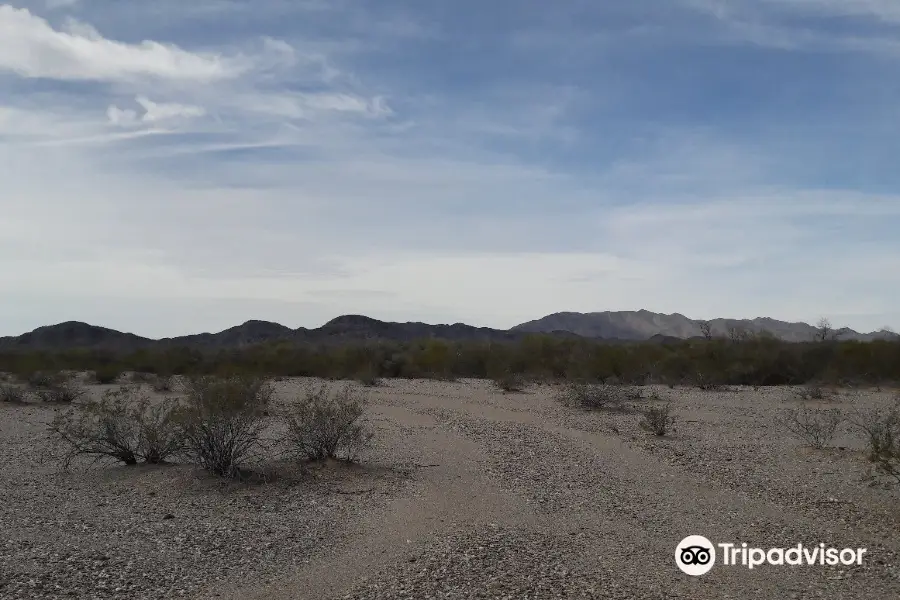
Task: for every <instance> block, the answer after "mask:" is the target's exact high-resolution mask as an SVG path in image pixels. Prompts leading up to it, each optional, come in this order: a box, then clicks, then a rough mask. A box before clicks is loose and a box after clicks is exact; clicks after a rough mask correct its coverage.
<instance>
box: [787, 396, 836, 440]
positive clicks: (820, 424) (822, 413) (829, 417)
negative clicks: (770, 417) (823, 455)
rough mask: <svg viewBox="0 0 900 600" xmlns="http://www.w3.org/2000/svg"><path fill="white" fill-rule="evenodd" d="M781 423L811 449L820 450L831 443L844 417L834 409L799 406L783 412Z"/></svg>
mask: <svg viewBox="0 0 900 600" xmlns="http://www.w3.org/2000/svg"><path fill="white" fill-rule="evenodd" d="M781 422H782V424H783V425H784V427H785V428H786V429H787V430H788V431H790V432H791V433H793V434H794V435H795V436H797V437H799V438H802V439H803V440H804V441H806V442H807V443H808V444H809V445H810V446H812V447H813V448H817V449H822V448H824V447H825V446H827V445H828V444H829V443H830V442H831V440H832V438H833V437H834V434H835V433H836V432H837V429H838V427H839V426H840V424H841V423H843V422H844V415H843V413H841V411H839V410H837V409H834V408H829V409H820V408H818V409H817V408H809V407H807V406H801V407H799V408H793V409H788V410H785V411H784V414H783V416H782V419H781Z"/></svg>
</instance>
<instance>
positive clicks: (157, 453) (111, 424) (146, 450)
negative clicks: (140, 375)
mask: <svg viewBox="0 0 900 600" xmlns="http://www.w3.org/2000/svg"><path fill="white" fill-rule="evenodd" d="M173 414H174V404H173V403H172V402H162V403H155V404H154V403H152V402H151V401H150V399H149V398H148V397H147V396H146V395H142V394H141V392H140V390H139V389H138V388H134V387H127V386H123V387H121V388H119V389H117V390H108V391H107V392H106V393H105V394H104V395H103V397H102V398H101V399H100V400H95V401H90V402H87V403H85V404H83V405H80V406H77V407H74V408H72V409H71V410H69V411H68V412H65V413H62V414H60V415H58V416H57V417H56V418H55V419H54V420H53V422H52V423H51V425H50V431H51V433H52V435H53V436H54V437H55V438H56V439H57V440H58V441H60V442H62V443H63V446H64V447H65V451H64V454H63V459H64V462H65V465H66V466H68V465H69V464H70V463H71V461H72V460H73V459H74V458H76V457H79V456H90V457H93V458H94V459H100V458H111V459H114V460H116V461H119V462H122V463H125V464H126V465H134V464H137V463H138V462H139V461H144V462H147V463H151V464H159V463H162V462H165V461H166V459H168V458H169V457H171V456H173V455H174V454H176V453H177V452H179V451H180V450H181V448H182V437H181V432H180V429H179V427H178V426H177V424H176V423H175V421H174V419H173Z"/></svg>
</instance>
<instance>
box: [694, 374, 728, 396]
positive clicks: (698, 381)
mask: <svg viewBox="0 0 900 600" xmlns="http://www.w3.org/2000/svg"><path fill="white" fill-rule="evenodd" d="M694 383H695V385H696V386H697V388H699V389H701V390H703V391H704V392H722V391H725V389H726V388H725V385H724V384H722V383H721V382H720V381H716V380H715V379H713V378H712V377H710V376H709V375H707V374H706V373H697V374H696V375H695V376H694Z"/></svg>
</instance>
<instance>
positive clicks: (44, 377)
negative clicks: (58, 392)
mask: <svg viewBox="0 0 900 600" xmlns="http://www.w3.org/2000/svg"><path fill="white" fill-rule="evenodd" d="M65 380H66V378H65V377H64V376H63V375H62V374H61V373H48V372H46V371H34V372H33V373H31V374H30V375H28V377H27V382H28V387H30V388H31V389H33V390H46V389H49V388H51V387H53V386H54V385H56V384H60V383H63V382H64V381H65Z"/></svg>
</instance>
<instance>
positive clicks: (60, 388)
mask: <svg viewBox="0 0 900 600" xmlns="http://www.w3.org/2000/svg"><path fill="white" fill-rule="evenodd" d="M86 393H87V390H86V389H85V388H84V387H82V386H80V385H79V384H77V383H75V382H73V381H55V382H53V383H51V384H50V385H49V386H48V387H46V388H41V389H39V390H38V391H37V396H38V398H39V399H40V400H41V402H47V403H49V404H71V403H72V402H75V401H76V400H78V399H79V398H81V397H82V396H83V395H85V394H86Z"/></svg>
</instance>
